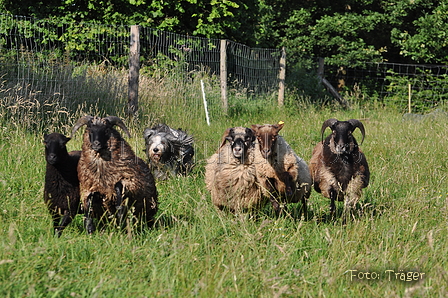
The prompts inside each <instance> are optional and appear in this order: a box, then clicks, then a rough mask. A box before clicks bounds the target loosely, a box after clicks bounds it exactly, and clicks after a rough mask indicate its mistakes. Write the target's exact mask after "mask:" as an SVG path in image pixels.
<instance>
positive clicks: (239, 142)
mask: <svg viewBox="0 0 448 298" xmlns="http://www.w3.org/2000/svg"><path fill="white" fill-rule="evenodd" d="M227 140H228V141H229V142H230V146H231V148H232V153H233V156H235V157H236V158H239V159H244V156H245V155H246V154H247V148H249V147H251V146H252V143H253V141H255V135H254V132H253V131H252V129H250V128H246V129H245V132H244V133H236V132H235V130H234V129H231V130H230V132H229V135H228V137H227Z"/></svg>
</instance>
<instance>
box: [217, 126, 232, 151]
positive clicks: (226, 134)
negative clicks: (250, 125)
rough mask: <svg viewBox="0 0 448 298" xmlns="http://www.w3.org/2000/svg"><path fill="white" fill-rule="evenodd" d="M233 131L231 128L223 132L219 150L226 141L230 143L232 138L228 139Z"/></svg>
mask: <svg viewBox="0 0 448 298" xmlns="http://www.w3.org/2000/svg"><path fill="white" fill-rule="evenodd" d="M232 131H233V127H232V128H227V129H226V131H225V132H224V134H223V135H222V139H221V145H220V146H219V148H221V147H222V146H224V145H225V144H226V141H231V140H232V138H231V137H230V134H231V133H232Z"/></svg>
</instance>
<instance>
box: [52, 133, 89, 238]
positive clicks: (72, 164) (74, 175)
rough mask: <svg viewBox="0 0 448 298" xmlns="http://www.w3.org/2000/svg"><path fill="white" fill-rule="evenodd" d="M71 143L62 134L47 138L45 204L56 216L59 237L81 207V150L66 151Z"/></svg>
mask: <svg viewBox="0 0 448 298" xmlns="http://www.w3.org/2000/svg"><path fill="white" fill-rule="evenodd" d="M69 140H70V138H68V137H66V136H64V135H63V134H59V133H51V134H45V135H44V144H45V159H46V161H47V168H46V173H45V187H44V202H45V204H46V205H47V207H48V211H49V212H50V214H51V216H52V217H53V227H54V230H55V232H56V234H57V235H58V236H61V233H62V231H63V230H64V229H65V227H66V226H67V225H68V224H70V222H71V221H72V220H73V218H74V217H75V215H76V214H77V213H79V208H80V197H79V180H78V171H77V166H78V161H79V158H80V156H81V151H71V152H67V147H66V144H67V142H68V141H69Z"/></svg>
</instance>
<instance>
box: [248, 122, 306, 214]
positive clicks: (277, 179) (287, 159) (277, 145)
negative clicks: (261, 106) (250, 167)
mask: <svg viewBox="0 0 448 298" xmlns="http://www.w3.org/2000/svg"><path fill="white" fill-rule="evenodd" d="M283 126H284V122H283V121H280V122H279V123H278V124H274V125H271V124H264V125H252V130H253V131H254V132H255V135H256V138H257V142H256V143H255V159H256V162H255V164H256V168H257V175H258V179H259V181H260V185H261V188H262V191H263V194H264V195H265V196H267V197H268V198H269V200H270V201H271V203H272V206H273V208H274V210H275V212H276V213H277V214H278V213H279V212H280V211H281V205H280V204H283V203H297V202H299V201H301V203H302V212H303V214H304V216H305V217H306V216H307V199H308V198H309V196H310V194H311V176H310V173H309V168H308V165H307V163H306V162H305V161H304V160H303V159H302V158H300V157H299V156H298V155H297V154H296V153H295V152H294V150H293V149H292V148H291V146H290V145H289V144H288V143H287V142H286V141H285V139H284V138H283V137H282V136H280V135H278V132H279V131H280V130H281V129H282V128H283Z"/></svg>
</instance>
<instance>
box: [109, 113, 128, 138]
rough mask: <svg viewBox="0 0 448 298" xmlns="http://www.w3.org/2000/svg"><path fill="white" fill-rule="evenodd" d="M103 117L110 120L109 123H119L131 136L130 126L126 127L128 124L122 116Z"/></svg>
mask: <svg viewBox="0 0 448 298" xmlns="http://www.w3.org/2000/svg"><path fill="white" fill-rule="evenodd" d="M103 119H104V120H107V121H109V123H110V124H112V126H114V125H117V126H118V127H120V128H121V129H122V130H123V131H124V132H125V133H126V134H127V135H128V137H129V138H130V137H131V134H130V133H129V130H128V128H127V127H126V125H124V123H123V120H121V119H120V117H117V116H107V117H104V118H103Z"/></svg>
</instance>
